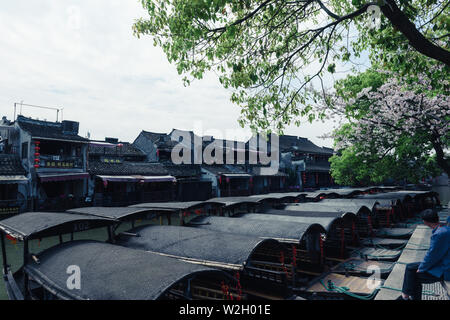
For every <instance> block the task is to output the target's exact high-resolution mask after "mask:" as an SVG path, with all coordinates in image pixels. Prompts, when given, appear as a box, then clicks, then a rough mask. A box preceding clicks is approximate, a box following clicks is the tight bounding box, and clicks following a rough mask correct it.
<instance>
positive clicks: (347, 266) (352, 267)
mask: <svg viewBox="0 0 450 320" xmlns="http://www.w3.org/2000/svg"><path fill="white" fill-rule="evenodd" d="M394 265H395V263H394V262H386V261H372V260H369V261H366V260H363V259H359V258H350V259H347V260H346V261H344V262H342V263H340V264H338V265H336V266H335V267H333V268H332V272H336V273H348V274H350V275H355V274H360V275H369V274H372V272H373V270H374V268H378V269H379V270H380V273H381V274H387V273H390V272H391V271H392V269H393V268H394Z"/></svg>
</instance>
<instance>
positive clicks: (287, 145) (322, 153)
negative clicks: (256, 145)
mask: <svg viewBox="0 0 450 320" xmlns="http://www.w3.org/2000/svg"><path fill="white" fill-rule="evenodd" d="M279 147H280V153H281V158H284V159H289V160H288V161H285V163H286V162H287V165H285V168H286V171H287V173H290V176H291V177H294V178H293V179H291V181H290V182H291V183H295V185H297V186H298V188H299V189H301V188H320V187H330V186H333V185H334V182H333V180H332V178H331V175H330V163H329V161H328V159H329V158H330V157H331V156H332V155H333V149H331V148H326V147H319V146H317V145H315V144H314V143H312V142H311V141H310V140H308V139H307V138H302V137H297V136H290V135H283V136H280V140H279Z"/></svg>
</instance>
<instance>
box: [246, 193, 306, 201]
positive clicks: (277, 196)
mask: <svg viewBox="0 0 450 320" xmlns="http://www.w3.org/2000/svg"><path fill="white" fill-rule="evenodd" d="M303 197H304V194H303V193H302V192H277V193H267V194H258V195H252V196H250V198H259V199H262V200H265V199H271V200H272V199H273V200H277V201H283V200H287V199H292V200H295V199H300V198H303Z"/></svg>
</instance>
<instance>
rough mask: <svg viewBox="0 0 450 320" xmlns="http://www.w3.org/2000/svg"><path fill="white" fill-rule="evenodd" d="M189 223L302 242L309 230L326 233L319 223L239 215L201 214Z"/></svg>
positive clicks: (211, 228)
mask: <svg viewBox="0 0 450 320" xmlns="http://www.w3.org/2000/svg"><path fill="white" fill-rule="evenodd" d="M189 225H191V226H197V227H198V228H202V229H207V230H211V231H216V232H217V231H218V232H222V233H234V234H240V235H245V236H252V237H258V238H272V239H277V240H280V241H283V242H297V243H300V242H301V240H302V239H303V238H304V236H305V235H306V234H307V233H309V232H313V231H317V232H318V233H326V230H325V229H324V227H323V226H322V225H320V224H318V223H311V222H310V223H300V222H298V223H292V222H290V221H279V222H277V223H276V224H275V223H273V222H272V221H264V220H250V219H243V218H239V217H217V216H199V217H196V218H194V219H192V220H191V221H190V222H189Z"/></svg>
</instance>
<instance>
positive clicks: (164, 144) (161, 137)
mask: <svg viewBox="0 0 450 320" xmlns="http://www.w3.org/2000/svg"><path fill="white" fill-rule="evenodd" d="M141 134H142V135H143V136H145V137H147V139H149V140H150V141H151V142H153V143H154V144H155V145H156V146H157V148H158V149H171V148H173V147H174V146H175V145H176V144H177V143H178V142H177V141H172V139H171V137H170V135H168V134H167V133H157V132H150V131H144V130H142V131H141Z"/></svg>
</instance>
